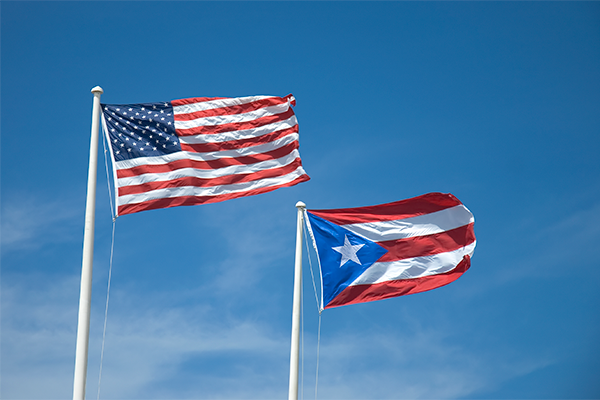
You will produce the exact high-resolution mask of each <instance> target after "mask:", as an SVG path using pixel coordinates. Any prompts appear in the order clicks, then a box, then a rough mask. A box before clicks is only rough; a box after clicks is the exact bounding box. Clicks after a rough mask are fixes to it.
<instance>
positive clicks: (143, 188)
mask: <svg viewBox="0 0 600 400" xmlns="http://www.w3.org/2000/svg"><path fill="white" fill-rule="evenodd" d="M301 166H302V162H301V161H300V158H296V160H294V161H293V162H292V163H291V164H288V165H286V166H284V167H280V168H273V169H265V170H261V171H258V172H254V173H249V174H235V175H226V176H221V177H218V178H211V179H204V178H198V177H194V176H186V177H183V178H177V179H172V180H168V181H158V182H147V183H142V184H140V185H131V186H122V187H120V188H119V196H125V195H129V194H139V193H145V192H149V191H151V190H158V189H166V188H176V187H185V186H195V187H214V186H221V185H231V184H234V183H244V182H252V181H258V180H260V179H266V178H274V177H276V176H282V175H287V174H289V173H292V172H294V171H295V170H297V169H298V167H301Z"/></svg>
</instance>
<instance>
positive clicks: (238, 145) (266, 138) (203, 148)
mask: <svg viewBox="0 0 600 400" xmlns="http://www.w3.org/2000/svg"><path fill="white" fill-rule="evenodd" d="M292 133H298V125H294V126H292V127H291V128H287V129H282V130H280V131H275V132H271V133H268V134H266V135H261V136H257V137H251V138H247V139H240V140H230V141H227V142H218V143H183V142H181V150H183V151H189V152H196V153H210V152H213V151H223V150H236V149H242V148H245V147H252V146H256V145H259V144H265V143H270V142H272V141H274V140H277V139H280V138H282V137H285V136H287V135H290V134H292Z"/></svg>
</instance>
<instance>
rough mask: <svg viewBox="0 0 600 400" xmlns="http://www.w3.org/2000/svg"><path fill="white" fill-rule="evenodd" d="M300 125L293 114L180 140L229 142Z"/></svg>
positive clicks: (196, 142) (189, 141)
mask: <svg viewBox="0 0 600 400" xmlns="http://www.w3.org/2000/svg"><path fill="white" fill-rule="evenodd" d="M296 125H298V120H297V119H296V116H295V115H293V116H291V117H290V118H288V119H286V120H283V121H279V122H274V123H272V124H267V125H263V126H260V127H258V128H254V129H244V130H239V131H230V132H223V133H213V134H200V135H195V136H181V137H180V138H179V141H180V142H181V143H186V144H203V143H221V142H229V141H233V140H241V139H249V138H255V137H260V136H263V135H266V134H268V133H273V132H277V131H281V130H284V129H288V128H291V127H293V126H296Z"/></svg>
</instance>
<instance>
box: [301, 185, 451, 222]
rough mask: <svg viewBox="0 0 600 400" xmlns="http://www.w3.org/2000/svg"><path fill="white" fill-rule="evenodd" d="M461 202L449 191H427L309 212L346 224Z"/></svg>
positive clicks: (404, 215)
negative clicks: (387, 200) (385, 201)
mask: <svg viewBox="0 0 600 400" xmlns="http://www.w3.org/2000/svg"><path fill="white" fill-rule="evenodd" d="M461 204H462V203H461V202H460V200H458V199H457V198H456V197H454V196H453V195H452V194H450V193H428V194H424V195H422V196H418V197H413V198H411V199H406V200H400V201H396V202H394V203H388V204H382V205H377V206H367V207H357V208H345V209H332V210H310V212H311V213H312V214H314V215H316V216H318V217H321V218H323V219H325V220H327V221H329V222H333V223H334V224H337V225H346V224H357V223H364V222H378V221H394V220H397V219H404V218H410V217H416V216H418V215H424V214H430V213H433V212H436V211H441V210H445V209H446V208H450V207H455V206H458V205H461Z"/></svg>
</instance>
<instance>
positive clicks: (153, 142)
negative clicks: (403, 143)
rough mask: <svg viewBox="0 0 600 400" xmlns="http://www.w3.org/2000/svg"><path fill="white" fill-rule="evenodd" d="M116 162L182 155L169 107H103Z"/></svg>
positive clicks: (161, 104) (122, 105)
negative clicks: (176, 153) (174, 154)
mask: <svg viewBox="0 0 600 400" xmlns="http://www.w3.org/2000/svg"><path fill="white" fill-rule="evenodd" d="M102 112H103V114H104V121H105V122H106V129H107V130H108V136H109V138H110V144H111V147H112V150H113V154H114V157H115V161H123V160H130V159H133V158H137V157H156V156H163V155H165V154H171V153H175V152H178V151H181V144H180V143H179V137H178V136H177V134H176V132H175V119H174V118H173V107H172V106H171V103H146V104H119V105H118V104H102Z"/></svg>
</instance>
